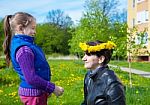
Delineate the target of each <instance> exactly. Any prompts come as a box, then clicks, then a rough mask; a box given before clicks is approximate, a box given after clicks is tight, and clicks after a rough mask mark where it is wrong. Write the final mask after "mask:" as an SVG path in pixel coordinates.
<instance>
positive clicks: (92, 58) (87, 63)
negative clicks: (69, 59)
mask: <svg viewBox="0 0 150 105" xmlns="http://www.w3.org/2000/svg"><path fill="white" fill-rule="evenodd" d="M82 60H83V61H84V67H85V68H86V69H90V70H95V69H96V68H97V67H98V66H99V65H100V64H99V58H98V57H97V56H96V55H87V54H85V55H84V57H83V58H82Z"/></svg>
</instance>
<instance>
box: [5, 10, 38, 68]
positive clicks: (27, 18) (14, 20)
mask: <svg viewBox="0 0 150 105" xmlns="http://www.w3.org/2000/svg"><path fill="white" fill-rule="evenodd" d="M33 20H35V18H34V17H33V16H32V15H30V14H28V13H25V12H17V13H15V14H14V15H7V16H5V18H4V34H5V39H4V42H3V50H4V54H5V56H6V63H7V66H9V64H10V43H11V38H12V34H14V33H15V31H16V27H17V26H18V25H21V27H27V26H28V25H29V24H30V23H31V22H32V21H33Z"/></svg>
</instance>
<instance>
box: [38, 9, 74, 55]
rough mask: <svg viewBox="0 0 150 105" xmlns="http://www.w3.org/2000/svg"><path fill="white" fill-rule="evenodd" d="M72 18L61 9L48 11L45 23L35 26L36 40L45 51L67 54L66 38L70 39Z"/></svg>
mask: <svg viewBox="0 0 150 105" xmlns="http://www.w3.org/2000/svg"><path fill="white" fill-rule="evenodd" d="M72 24H73V22H72V20H71V18H70V17H69V16H66V15H65V14H64V12H63V11H61V10H52V11H49V13H48V15H47V23H44V24H39V25H38V26H37V38H36V39H37V40H36V42H37V43H38V45H40V46H41V47H42V48H43V50H44V51H45V53H47V54H52V53H60V54H65V55H66V54H69V45H68V40H69V39H71V37H72V35H71V33H70V30H71V27H72Z"/></svg>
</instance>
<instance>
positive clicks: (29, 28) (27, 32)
mask: <svg viewBox="0 0 150 105" xmlns="http://www.w3.org/2000/svg"><path fill="white" fill-rule="evenodd" d="M23 34H25V35H29V36H34V35H35V34H36V22H35V20H33V21H32V22H31V24H29V25H28V26H27V27H26V28H24V29H23Z"/></svg>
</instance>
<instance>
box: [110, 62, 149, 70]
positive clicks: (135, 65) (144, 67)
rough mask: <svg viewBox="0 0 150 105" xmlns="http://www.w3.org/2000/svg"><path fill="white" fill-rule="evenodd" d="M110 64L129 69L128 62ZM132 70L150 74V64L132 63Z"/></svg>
mask: <svg viewBox="0 0 150 105" xmlns="http://www.w3.org/2000/svg"><path fill="white" fill-rule="evenodd" d="M110 64H113V65H117V66H123V67H129V66H128V62H127V61H111V62H110ZM131 68H134V69H138V70H142V71H146V72H150V69H149V68H150V62H131Z"/></svg>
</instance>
